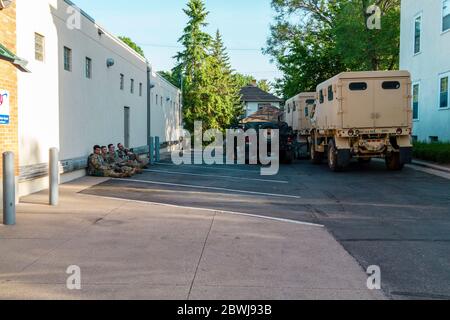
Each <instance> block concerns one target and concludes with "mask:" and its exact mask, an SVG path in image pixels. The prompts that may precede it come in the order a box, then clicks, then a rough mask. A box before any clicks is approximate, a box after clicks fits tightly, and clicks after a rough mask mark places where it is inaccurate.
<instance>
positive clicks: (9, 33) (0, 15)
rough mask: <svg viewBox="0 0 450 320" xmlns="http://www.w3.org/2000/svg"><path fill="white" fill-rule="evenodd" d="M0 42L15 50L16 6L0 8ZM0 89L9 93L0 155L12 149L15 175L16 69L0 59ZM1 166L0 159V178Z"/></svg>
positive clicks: (16, 124)
mask: <svg viewBox="0 0 450 320" xmlns="http://www.w3.org/2000/svg"><path fill="white" fill-rule="evenodd" d="M0 25H1V28H0V43H1V44H2V45H4V46H5V47H7V48H8V49H9V50H11V51H12V52H16V6H15V3H13V5H12V6H11V7H9V8H7V9H3V10H0ZM0 89H5V90H8V91H9V93H10V105H11V115H10V124H9V125H0V155H1V154H2V153H3V152H5V151H13V152H14V153H15V156H16V159H15V160H16V175H18V172H19V161H18V160H19V154H18V110H17V108H18V102H17V69H16V67H15V66H13V65H12V64H11V63H10V62H7V61H4V60H1V59H0ZM2 172H3V167H2V161H1V160H0V178H1V176H2Z"/></svg>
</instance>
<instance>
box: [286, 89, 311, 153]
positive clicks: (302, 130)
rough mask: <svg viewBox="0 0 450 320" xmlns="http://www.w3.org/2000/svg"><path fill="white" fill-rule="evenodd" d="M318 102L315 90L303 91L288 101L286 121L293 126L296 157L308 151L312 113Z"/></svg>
mask: <svg viewBox="0 0 450 320" xmlns="http://www.w3.org/2000/svg"><path fill="white" fill-rule="evenodd" d="M315 102H316V93H315V92H303V93H300V94H298V95H296V96H295V97H292V98H290V99H289V100H287V101H286V105H285V121H286V123H287V124H288V126H289V127H291V128H292V130H293V133H294V137H295V141H294V145H295V147H294V153H295V156H296V158H300V157H301V156H302V155H306V156H307V153H308V138H309V134H310V131H311V118H310V114H311V112H312V110H313V108H314V105H315Z"/></svg>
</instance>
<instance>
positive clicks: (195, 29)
mask: <svg viewBox="0 0 450 320" xmlns="http://www.w3.org/2000/svg"><path fill="white" fill-rule="evenodd" d="M184 12H185V14H186V15H187V16H188V23H187V25H186V27H185V28H184V31H183V35H182V36H181V38H180V39H179V43H180V44H181V45H182V46H183V51H181V52H178V54H177V55H176V56H175V59H176V61H177V65H176V66H175V68H174V69H173V70H172V75H171V78H172V79H177V78H181V79H182V81H181V87H182V90H183V107H184V110H183V113H184V119H185V126H186V129H188V130H192V129H193V127H194V122H195V121H202V122H203V126H204V129H205V130H206V129H211V128H214V129H224V128H226V127H228V126H229V125H230V124H231V123H233V122H234V120H235V119H236V118H237V117H238V115H239V114H240V113H241V112H242V108H241V105H240V96H239V87H238V86H237V84H236V82H235V78H234V76H233V71H232V69H231V65H230V61H229V57H228V54H227V52H226V48H225V46H224V43H223V40H222V36H221V35H220V32H219V31H217V33H216V35H215V37H214V38H212V37H211V36H210V35H209V34H207V33H206V32H204V31H203V28H204V27H206V26H207V25H208V24H207V22H206V18H207V16H208V11H206V8H205V5H204V2H203V0H189V2H188V4H187V8H186V9H184Z"/></svg>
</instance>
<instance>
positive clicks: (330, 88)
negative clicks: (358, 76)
mask: <svg viewBox="0 0 450 320" xmlns="http://www.w3.org/2000/svg"><path fill="white" fill-rule="evenodd" d="M333 99H334V93H333V86H329V87H328V101H333Z"/></svg>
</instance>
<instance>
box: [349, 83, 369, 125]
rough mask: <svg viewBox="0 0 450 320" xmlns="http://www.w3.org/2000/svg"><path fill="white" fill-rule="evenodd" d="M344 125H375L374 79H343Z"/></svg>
mask: <svg viewBox="0 0 450 320" xmlns="http://www.w3.org/2000/svg"><path fill="white" fill-rule="evenodd" d="M342 99H343V100H342V112H343V114H342V122H343V123H342V125H343V128H345V129H351V128H372V127H373V126H374V81H373V80H370V79H357V80H350V79H345V80H342Z"/></svg>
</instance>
